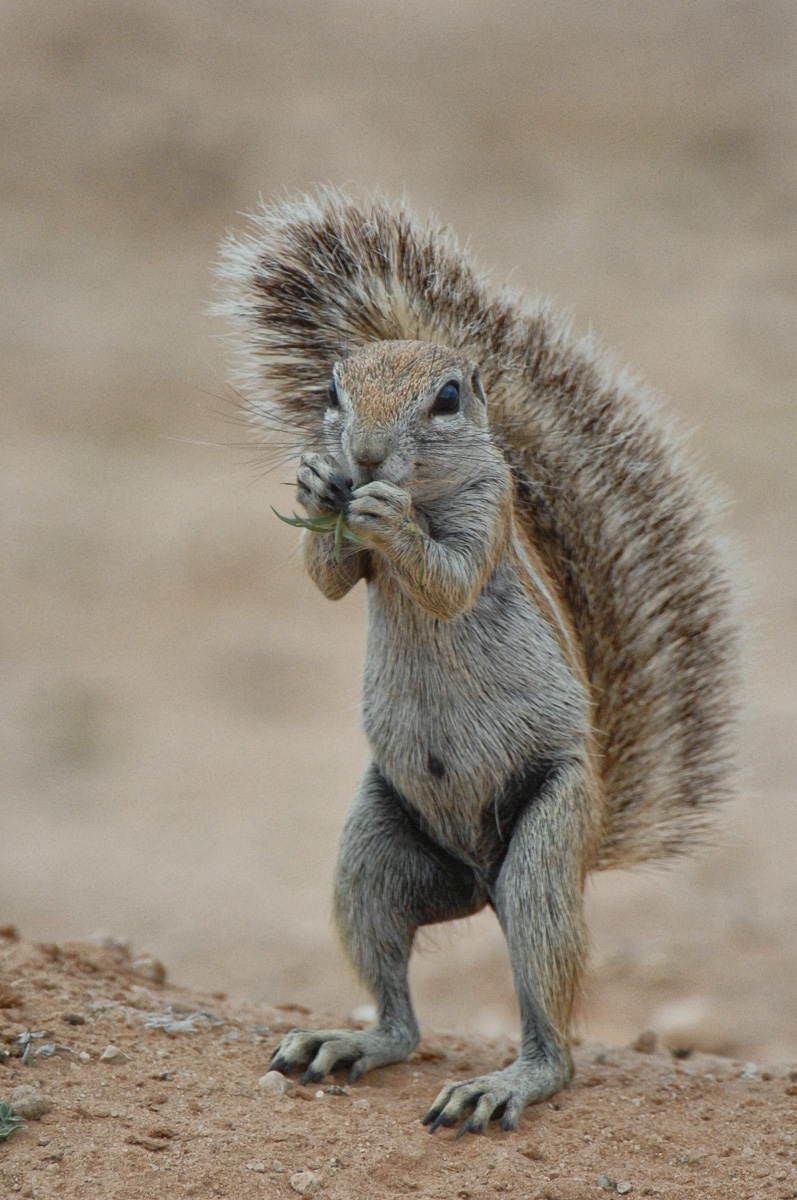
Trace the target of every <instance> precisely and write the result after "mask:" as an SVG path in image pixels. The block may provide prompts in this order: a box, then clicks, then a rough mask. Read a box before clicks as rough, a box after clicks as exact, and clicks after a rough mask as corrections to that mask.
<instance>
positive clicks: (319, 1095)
mask: <svg viewBox="0 0 797 1200" xmlns="http://www.w3.org/2000/svg"><path fill="white" fill-rule="evenodd" d="M315 1098H316V1100H323V1099H324V1089H323V1088H319V1089H318V1091H317V1092H316V1094H315Z"/></svg>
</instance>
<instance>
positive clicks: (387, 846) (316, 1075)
mask: <svg viewBox="0 0 797 1200" xmlns="http://www.w3.org/2000/svg"><path fill="white" fill-rule="evenodd" d="M486 902H487V895H486V893H485V892H484V891H483V890H481V889H480V888H479V886H478V884H477V882H476V878H475V876H474V874H473V872H472V871H471V870H470V868H469V867H468V866H466V865H465V864H464V863H462V862H459V861H458V860H457V859H455V858H453V857H452V856H451V855H450V854H448V853H447V852H446V851H445V850H443V849H442V848H441V847H440V846H438V845H436V843H434V842H433V841H432V840H431V839H430V838H428V837H427V836H426V835H425V834H424V833H423V832H422V830H421V829H420V828H419V827H418V825H417V824H416V823H415V822H414V820H413V819H412V817H411V816H410V815H409V813H408V811H407V809H406V807H405V805H404V804H403V802H402V800H401V798H400V797H399V796H397V794H396V793H395V791H394V790H393V789H392V788H391V786H390V784H388V783H387V781H386V780H385V779H384V778H383V777H382V775H381V774H380V772H379V770H378V768H377V767H376V766H375V765H371V766H370V767H369V768H368V770H367V771H366V773H365V775H364V777H363V779H362V781H361V783H360V787H359V789H358V792H357V795H356V796H355V799H354V803H353V804H352V807H351V809H350V810H349V813H348V816H347V818H346V822H345V824H344V827H343V833H342V835H341V842H340V852H339V856H338V864H337V869H336V872H335V916H336V920H337V924H338V929H339V930H340V934H341V937H342V940H343V943H344V945H345V947H346V949H347V950H348V953H349V956H350V957H351V960H352V962H353V964H354V966H355V968H356V970H357V973H358V974H359V976H360V978H361V979H362V980H363V982H364V983H365V984H366V985H367V986H368V988H369V989H370V991H371V993H372V995H373V997H374V999H375V1000H376V1005H377V1014H378V1016H377V1020H376V1023H375V1024H374V1025H373V1026H371V1027H370V1028H369V1029H365V1030H350V1029H318V1030H307V1029H294V1030H292V1031H291V1032H290V1033H289V1034H287V1035H286V1036H285V1037H284V1038H283V1040H282V1042H281V1043H280V1045H279V1047H278V1049H277V1052H276V1054H275V1056H274V1059H273V1061H272V1064H271V1066H272V1069H274V1070H277V1071H290V1070H292V1069H294V1068H297V1067H306V1070H305V1072H304V1075H303V1077H302V1082H311V1081H312V1082H316V1081H318V1080H319V1079H323V1077H324V1076H325V1075H327V1074H328V1073H329V1072H330V1071H334V1070H335V1069H336V1068H338V1067H350V1068H351V1077H352V1078H353V1079H356V1078H358V1077H359V1076H360V1075H363V1074H364V1073H365V1072H366V1071H370V1070H371V1069H372V1068H373V1067H381V1066H385V1065H386V1064H388V1063H393V1062H400V1061H402V1060H403V1059H405V1058H406V1057H407V1055H408V1054H410V1053H411V1051H412V1050H413V1049H414V1047H415V1046H416V1045H417V1043H418V1036H419V1033H418V1022H417V1019H416V1017H415V1012H414V1011H413V1007H412V1000H411V998H410V990H409V983H408V980H407V966H408V962H409V957H410V952H411V950H412V943H413V940H414V938H415V934H416V932H417V930H418V929H419V928H420V926H422V925H431V924H435V923H437V922H439V921H451V920H454V919H455V918H456V917H465V916H469V915H470V914H471V913H474V912H477V911H478V910H479V909H480V908H483V907H484V905H485V903H486Z"/></svg>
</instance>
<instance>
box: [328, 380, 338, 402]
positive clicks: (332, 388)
mask: <svg viewBox="0 0 797 1200" xmlns="http://www.w3.org/2000/svg"><path fill="white" fill-rule="evenodd" d="M329 407H330V408H340V401H339V400H338V389H337V385H336V383H335V380H334V379H331V380H330V381H329Z"/></svg>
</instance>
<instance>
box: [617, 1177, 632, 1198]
mask: <svg viewBox="0 0 797 1200" xmlns="http://www.w3.org/2000/svg"><path fill="white" fill-rule="evenodd" d="M617 1191H618V1193H619V1194H620V1195H621V1196H625V1194H626V1193H627V1192H630V1191H631V1184H630V1183H629V1182H628V1180H627V1179H624V1180H622V1182H621V1181H620V1180H618V1181H617Z"/></svg>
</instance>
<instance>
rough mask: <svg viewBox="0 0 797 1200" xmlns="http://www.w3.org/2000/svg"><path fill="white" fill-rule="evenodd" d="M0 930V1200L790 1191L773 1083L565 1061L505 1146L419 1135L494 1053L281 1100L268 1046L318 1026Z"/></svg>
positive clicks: (670, 1065)
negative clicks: (12, 1122)
mask: <svg viewBox="0 0 797 1200" xmlns="http://www.w3.org/2000/svg"><path fill="white" fill-rule="evenodd" d="M5 934H6V935H7V936H4V937H0V1056H1V1057H0V1063H1V1064H2V1065H0V1102H5V1103H10V1104H13V1105H16V1106H17V1107H18V1109H19V1111H21V1112H22V1113H28V1114H29V1117H30V1119H29V1120H28V1122H27V1124H26V1126H25V1127H24V1128H23V1129H21V1130H18V1131H17V1132H15V1133H13V1134H11V1135H10V1136H9V1137H8V1138H7V1140H5V1141H2V1142H0V1180H2V1185H3V1187H2V1194H3V1195H8V1196H11V1195H14V1194H19V1195H22V1196H26V1197H47V1196H59V1197H77V1196H80V1197H85V1196H91V1195H97V1196H102V1197H113V1198H114V1200H127V1198H132V1197H138V1196H144V1195H161V1194H165V1193H166V1192H167V1191H168V1193H169V1195H171V1196H235V1197H250V1196H251V1197H263V1196H267V1197H282V1196H284V1197H286V1198H287V1197H290V1196H294V1195H296V1194H298V1195H314V1196H318V1197H328V1198H329V1200H337V1198H340V1200H344V1198H345V1200H365V1198H366V1197H377V1196H393V1195H396V1196H424V1197H425V1196H428V1197H438V1196H439V1197H447V1198H448V1197H453V1196H456V1197H462V1198H464V1200H467V1198H469V1197H474V1198H475V1197H486V1196H493V1195H494V1194H496V1193H498V1194H500V1193H502V1192H503V1193H507V1194H511V1195H513V1196H523V1197H526V1196H528V1197H556V1198H561V1200H569V1198H571V1197H572V1198H574V1200H575V1198H576V1197H582V1196H585V1195H587V1194H589V1193H594V1192H596V1190H599V1189H601V1188H603V1189H605V1190H607V1191H610V1192H611V1191H613V1192H616V1193H618V1194H620V1195H624V1194H632V1195H633V1194H636V1195H642V1196H666V1197H668V1198H673V1197H690V1198H691V1197H695V1196H711V1197H726V1196H727V1197H734V1198H738V1197H745V1196H747V1197H758V1196H767V1197H783V1198H785V1197H794V1196H797V1164H795V1134H797V1082H796V1081H797V1071H794V1070H793V1069H791V1070H790V1068H789V1067H788V1066H784V1065H781V1066H770V1067H769V1069H760V1068H759V1067H757V1066H755V1065H754V1064H743V1063H741V1062H737V1061H734V1060H732V1059H727V1058H717V1057H711V1056H708V1055H702V1054H694V1055H689V1056H688V1057H686V1058H680V1059H679V1058H677V1057H673V1056H672V1055H671V1054H669V1053H665V1052H658V1053H657V1052H656V1051H655V1048H654V1049H653V1050H652V1051H651V1039H650V1038H642V1039H640V1040H639V1042H638V1045H639V1046H640V1047H641V1049H639V1050H635V1049H629V1048H624V1049H617V1048H610V1047H607V1046H600V1045H596V1044H590V1045H582V1046H580V1047H579V1048H578V1050H577V1054H576V1062H577V1076H576V1080H575V1082H574V1084H573V1085H572V1086H571V1087H570V1088H568V1089H567V1090H566V1091H565V1092H563V1093H562V1094H561V1095H560V1096H558V1097H556V1098H555V1100H554V1101H553V1103H549V1104H545V1105H541V1106H538V1107H536V1108H532V1109H529V1110H527V1112H526V1114H525V1115H524V1117H523V1119H522V1121H521V1126H520V1130H519V1131H518V1132H517V1133H515V1134H501V1133H500V1132H499V1131H498V1129H497V1128H496V1129H495V1130H491V1131H490V1132H489V1133H488V1134H487V1135H486V1136H483V1137H466V1138H463V1139H462V1140H461V1141H458V1142H457V1141H455V1140H454V1134H453V1132H449V1131H440V1132H438V1133H437V1134H436V1135H435V1137H434V1138H430V1137H429V1134H428V1133H427V1131H426V1130H425V1129H424V1128H423V1127H422V1126H421V1124H420V1122H419V1117H420V1116H422V1115H423V1113H424V1112H425V1111H426V1108H427V1107H428V1105H429V1103H430V1102H431V1100H432V1099H433V1097H434V1096H435V1094H436V1093H437V1091H438V1089H439V1088H440V1087H441V1085H442V1083H443V1082H444V1081H445V1079H447V1078H449V1077H454V1078H456V1077H460V1076H467V1075H469V1074H473V1073H475V1072H481V1071H484V1070H488V1069H491V1068H494V1066H495V1064H496V1062H499V1063H500V1062H508V1061H510V1060H511V1059H512V1057H513V1055H514V1052H515V1049H516V1047H515V1046H514V1045H512V1044H511V1043H510V1042H509V1041H508V1040H507V1039H505V1038H501V1039H493V1040H492V1041H486V1042H482V1043H477V1042H475V1041H473V1040H466V1039H464V1038H457V1037H451V1036H440V1037H435V1038H434V1039H433V1040H424V1041H423V1042H422V1043H421V1045H420V1047H419V1048H418V1050H417V1051H416V1052H415V1054H413V1055H412V1057H411V1058H410V1060H409V1062H407V1063H406V1064H403V1065H401V1066H396V1067H391V1068H389V1069H386V1070H382V1071H375V1072H373V1074H371V1075H369V1076H368V1077H367V1079H366V1080H365V1081H362V1082H359V1083H357V1084H355V1085H353V1086H351V1087H348V1086H346V1084H345V1080H344V1079H342V1078H341V1079H338V1080H337V1081H336V1083H335V1084H332V1083H331V1081H327V1082H326V1083H325V1085H324V1086H323V1087H318V1086H311V1087H301V1086H298V1085H296V1084H295V1083H293V1082H290V1083H288V1084H287V1086H286V1087H285V1089H284V1090H282V1077H279V1076H278V1077H276V1080H275V1079H274V1077H273V1076H272V1077H271V1078H270V1080H269V1081H264V1080H263V1079H262V1077H263V1075H264V1073H265V1072H266V1070H267V1065H268V1062H269V1058H270V1055H271V1052H272V1050H273V1048H274V1046H275V1044H276V1042H277V1041H278V1040H279V1037H280V1036H281V1034H282V1033H284V1032H285V1031H286V1030H288V1029H289V1028H290V1027H291V1026H292V1025H293V1024H294V1023H296V1022H300V1023H302V1024H309V1025H313V1024H316V1023H319V1024H320V1023H322V1022H326V1021H328V1020H329V1017H326V1018H325V1017H322V1016H320V1015H319V1014H315V1013H308V1012H307V1011H306V1010H304V1009H302V1008H300V1007H296V1008H292V1009H291V1008H287V1009H286V1008H279V1009H277V1008H273V1007H268V1006H265V1005H260V1004H253V1003H248V1002H246V1001H233V1000H230V999H227V998H225V997H224V996H223V995H221V994H219V993H217V994H215V995H208V994H203V993H198V992H190V991H188V990H186V989H184V988H179V987H172V986H170V985H167V984H166V983H163V982H158V980H159V979H160V978H161V970H160V964H158V963H157V962H156V961H155V960H153V959H151V958H148V957H141V958H134V957H133V956H132V954H131V953H130V949H129V947H128V946H127V945H126V944H124V943H119V942H114V941H112V940H110V939H108V940H107V941H106V944H105V945H103V944H96V943H93V942H86V943H84V942H65V943H62V944H60V945H54V944H53V945H47V944H33V943H30V942H26V941H22V940H19V939H18V938H16V937H15V936H14V935H13V931H11V930H6V931H5ZM646 1051H647V1052H646ZM269 1082H271V1083H272V1084H273V1083H274V1082H276V1084H277V1087H276V1089H273V1088H271V1087H269ZM37 1113H41V1114H42V1115H41V1116H39V1117H38V1118H37V1116H36V1114H37Z"/></svg>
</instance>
